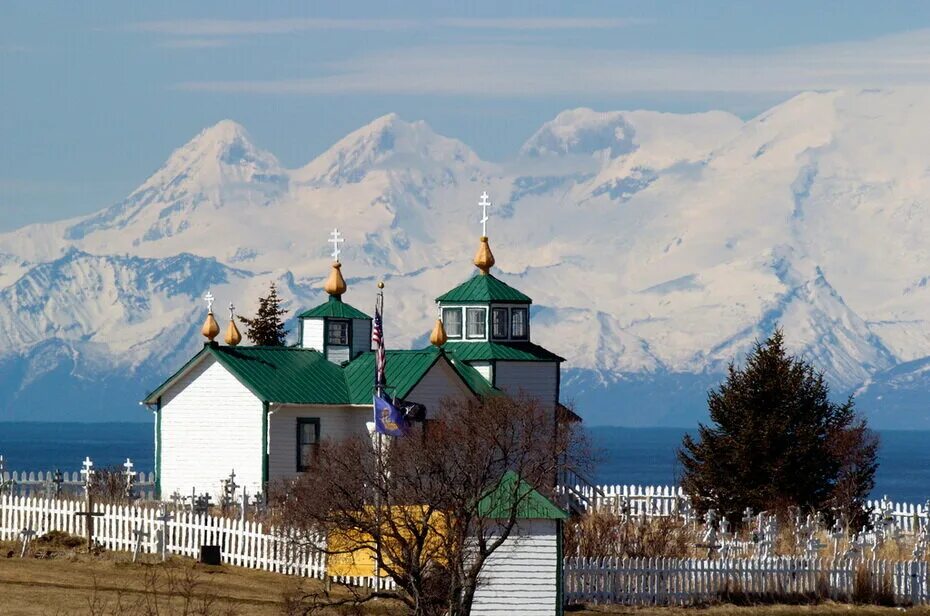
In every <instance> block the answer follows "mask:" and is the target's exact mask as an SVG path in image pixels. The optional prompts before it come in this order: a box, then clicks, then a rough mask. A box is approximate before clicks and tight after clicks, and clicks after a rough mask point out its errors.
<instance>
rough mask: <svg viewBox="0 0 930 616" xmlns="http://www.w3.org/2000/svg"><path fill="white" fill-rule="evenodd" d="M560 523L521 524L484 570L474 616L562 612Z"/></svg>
mask: <svg viewBox="0 0 930 616" xmlns="http://www.w3.org/2000/svg"><path fill="white" fill-rule="evenodd" d="M557 533H558V522H557V521H556V520H519V521H518V522H517V525H516V526H515V527H514V528H513V530H512V531H511V534H510V536H509V537H507V539H506V541H504V543H502V544H501V546H500V547H499V548H497V550H495V551H494V552H493V553H492V554H491V556H490V557H488V560H487V561H486V562H485V564H484V567H483V568H482V571H481V575H480V577H479V580H478V589H477V590H476V591H475V600H474V605H473V607H472V611H471V613H472V614H474V615H476V616H513V615H514V614H526V615H528V616H554V615H555V614H558V611H559V593H558V587H559V580H558V575H559V546H558V537H557Z"/></svg>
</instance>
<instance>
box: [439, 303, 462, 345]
mask: <svg viewBox="0 0 930 616" xmlns="http://www.w3.org/2000/svg"><path fill="white" fill-rule="evenodd" d="M452 311H455V312H457V313H458V315H459V333H457V334H456V333H455V332H453V331H452V330H451V329H450V327H449V326H450V325H451V323H450V320H449V319H447V318H446V313H447V312H449V313H451V312H452ZM442 323H443V326H444V328H445V330H446V336H448V337H449V340H461V339H462V338H463V337H464V335H465V310H464V309H462V308H461V307H459V306H450V307H448V308H445V307H443V309H442Z"/></svg>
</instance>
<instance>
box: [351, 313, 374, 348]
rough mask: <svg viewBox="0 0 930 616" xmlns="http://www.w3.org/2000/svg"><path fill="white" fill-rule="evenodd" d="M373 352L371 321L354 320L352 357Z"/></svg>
mask: <svg viewBox="0 0 930 616" xmlns="http://www.w3.org/2000/svg"><path fill="white" fill-rule="evenodd" d="M370 350H371V321H369V320H368V319H352V357H355V356H357V355H359V354H361V353H365V352H366V351H370Z"/></svg>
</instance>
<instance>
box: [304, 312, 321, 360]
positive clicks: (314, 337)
mask: <svg viewBox="0 0 930 616" xmlns="http://www.w3.org/2000/svg"><path fill="white" fill-rule="evenodd" d="M300 346H302V347H303V348H305V349H316V350H317V351H320V352H321V353H322V352H323V319H304V337H303V340H301V341H300Z"/></svg>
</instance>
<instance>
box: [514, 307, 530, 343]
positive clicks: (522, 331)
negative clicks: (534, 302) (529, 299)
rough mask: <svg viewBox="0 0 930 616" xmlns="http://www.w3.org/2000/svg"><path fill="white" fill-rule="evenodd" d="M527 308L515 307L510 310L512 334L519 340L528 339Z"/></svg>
mask: <svg viewBox="0 0 930 616" xmlns="http://www.w3.org/2000/svg"><path fill="white" fill-rule="evenodd" d="M527 325H528V323H527V318H526V308H513V309H511V311H510V335H511V336H512V337H513V338H515V339H517V340H526V339H527V338H528V337H529V336H528V327H527Z"/></svg>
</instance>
